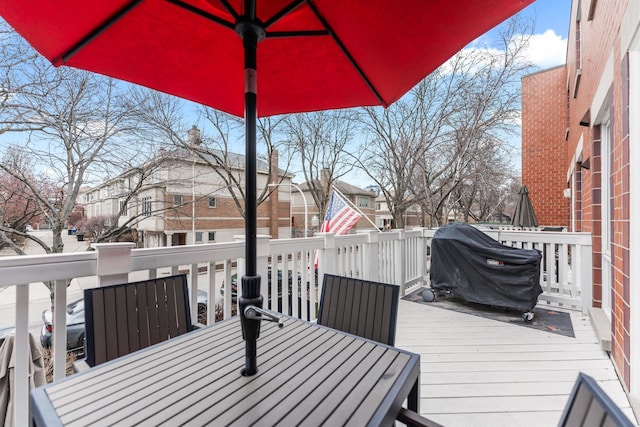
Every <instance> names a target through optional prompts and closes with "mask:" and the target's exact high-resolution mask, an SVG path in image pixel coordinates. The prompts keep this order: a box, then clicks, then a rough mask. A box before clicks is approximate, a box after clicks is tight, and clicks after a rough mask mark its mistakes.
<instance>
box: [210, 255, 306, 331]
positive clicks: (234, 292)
mask: <svg viewBox="0 0 640 427" xmlns="http://www.w3.org/2000/svg"><path fill="white" fill-rule="evenodd" d="M315 273H316V275H315V283H316V288H317V286H318V270H317V269H316V270H315ZM288 278H289V280H288V283H289V293H288V298H287V299H288V302H289V304H288V305H289V310H288V311H289V312H288V314H289V315H292V314H293V310H292V309H291V308H292V306H293V296H292V295H291V291H292V285H293V273H292V272H291V270H289V274H288ZM301 283H302V277H301V274H300V273H298V292H301V286H300V285H301ZM263 285H264V284H263ZM263 289H264V286H263ZM308 290H309V282H307V291H308ZM220 294H221V295H223V296H224V283H223V284H222V286H221V287H220ZM267 295H268V298H267V299H266V301H265V304H264V307H265V308H268V309H272V310H275V309H276V308H275V307H274V308H272V307H271V267H269V269H268V270H267ZM231 301H232V302H234V303H235V302H237V301H238V275H237V274H234V275H232V276H231ZM316 308H317V303H316ZM277 311H279V312H281V313H282V270H278V307H277ZM307 311H308V313H309V314H308V316H307V320H311V318H312V317H314V314H313V313H312V311H311V303H310V301H309V300H308V299H307ZM301 312H302V298H300V296H298V313H301Z"/></svg>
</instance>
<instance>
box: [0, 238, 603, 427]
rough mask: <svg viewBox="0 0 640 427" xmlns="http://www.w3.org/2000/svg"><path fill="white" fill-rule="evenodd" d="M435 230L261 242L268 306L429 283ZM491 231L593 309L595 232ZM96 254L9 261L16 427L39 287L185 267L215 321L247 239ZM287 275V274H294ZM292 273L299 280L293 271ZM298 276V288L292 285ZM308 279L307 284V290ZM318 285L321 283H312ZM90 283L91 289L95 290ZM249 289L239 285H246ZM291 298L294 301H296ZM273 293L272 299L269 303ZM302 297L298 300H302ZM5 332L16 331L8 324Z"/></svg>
mask: <svg viewBox="0 0 640 427" xmlns="http://www.w3.org/2000/svg"><path fill="white" fill-rule="evenodd" d="M433 234H434V230H427V229H416V230H394V231H390V232H384V233H379V232H376V231H371V232H363V233H358V234H350V235H345V236H334V235H333V234H330V233H328V234H324V235H320V236H316V237H311V238H306V239H280V240H269V238H268V236H259V238H258V246H257V252H258V264H257V265H258V273H259V274H260V275H261V276H262V278H263V281H262V283H263V285H262V286H263V287H262V294H263V296H264V297H265V300H266V301H265V306H267V304H268V306H269V307H272V308H274V309H275V308H278V307H279V305H278V295H280V297H281V301H280V304H281V307H282V312H284V313H288V312H291V314H292V315H294V316H298V317H301V318H306V319H310V320H311V319H314V318H315V310H313V308H314V307H316V305H317V303H318V302H319V300H320V294H319V289H318V283H316V279H315V277H316V275H315V268H314V267H315V264H316V259H317V273H318V274H317V277H318V278H320V279H318V281H320V280H321V278H322V277H323V274H324V273H335V274H340V275H346V276H352V277H360V278H363V279H368V280H374V281H382V282H387V283H394V284H397V285H399V286H401V294H402V295H404V293H405V291H406V289H407V288H409V287H412V286H417V285H421V284H426V283H428V271H429V262H430V259H429V258H430V256H429V253H430V245H431V239H432V237H433ZM487 234H489V235H491V236H492V237H494V238H495V239H496V240H499V241H502V242H505V243H506V244H509V245H513V246H517V247H526V248H532V247H533V248H537V249H539V250H541V251H542V252H543V256H544V258H543V259H544V262H543V271H542V273H541V279H540V280H541V285H542V287H543V289H544V291H545V293H544V294H543V295H541V296H540V301H542V302H546V303H548V304H558V305H561V306H564V307H567V308H573V309H577V310H582V311H585V310H586V309H587V307H589V306H590V305H591V238H590V235H589V234H586V233H546V232H524V231H489V232H487ZM95 247H96V251H94V252H85V253H70V254H57V255H28V256H15V257H14V256H12V257H4V258H0V286H12V287H15V295H16V297H15V301H16V304H15V315H14V319H15V322H14V324H13V325H14V326H15V334H16V340H15V348H16V350H15V351H16V366H15V378H16V381H15V389H14V390H13V392H14V393H15V407H14V410H15V417H16V418H15V419H16V420H17V421H18V423H17V425H26V424H27V423H28V417H29V405H28V396H29V389H28V387H29V385H28V375H29V374H28V369H29V367H28V363H27V360H28V332H29V308H30V304H29V303H30V296H29V295H30V290H31V289H32V287H33V286H39V287H40V288H41V287H42V286H43V285H42V283H41V282H43V281H53V282H54V283H55V285H54V296H53V298H54V306H55V307H64V306H66V304H67V285H68V283H70V282H71V283H73V281H79V280H82V281H84V282H85V283H87V281H88V282H90V283H92V284H93V283H94V284H95V286H100V285H107V284H113V283H123V282H127V281H135V280H144V279H147V278H155V277H158V276H160V275H163V274H176V273H178V272H179V271H186V272H187V273H188V277H189V280H188V282H189V289H193V287H194V286H197V288H198V289H203V290H206V291H207V293H208V298H209V302H210V303H209V304H208V313H207V319H208V320H209V323H212V322H214V321H215V310H216V309H215V305H216V304H213V303H211V301H214V300H215V301H216V302H217V303H218V304H219V305H220V306H221V307H222V311H223V315H224V318H228V317H230V316H231V315H232V306H233V304H232V295H231V292H228V290H229V289H230V286H225V291H227V292H224V297H222V296H219V295H220V286H221V284H222V283H225V284H230V283H231V282H232V278H233V275H234V274H235V275H237V276H236V277H237V278H239V277H241V276H242V274H243V273H244V268H245V266H244V241H243V239H238V241H236V242H230V243H218V244H206V245H192V246H179V247H163V248H152V249H133V244H131V243H114V244H99V245H96V246H95ZM270 268H271V271H272V273H273V274H274V276H273V277H278V276H277V273H275V272H276V271H277V270H279V271H281V272H282V273H281V274H282V284H281V286H280V287H279V288H278V285H277V280H272V281H271V292H270V293H268V292H267V291H266V287H267V286H268V282H267V280H266V279H265V278H266V277H268V274H269V273H268V272H269V269H270ZM285 272H286V273H285ZM289 272H290V274H289ZM289 276H290V277H291V278H292V279H291V281H292V283H293V284H296V282H297V283H298V284H299V286H291V289H290V290H289V286H284V283H287V281H288V280H289V279H288V277H289ZM302 283H307V286H306V292H305V291H304V289H303V286H302ZM312 283H315V285H316V286H312V285H311V284H312ZM89 286H91V285H89ZM238 288H240V286H238ZM290 293H291V295H290ZM269 294H270V295H271V297H270V299H269V298H267V296H268V295H269ZM190 295H191V296H190V298H191V309H192V317H193V318H196V316H197V293H196V292H190ZM296 301H298V304H296V303H294V302H296ZM54 325H55V327H54V329H53V359H54V378H55V379H60V378H62V377H64V375H65V352H66V318H65V311H64V310H56V311H55V315H54ZM3 326H12V325H0V328H1V327H3Z"/></svg>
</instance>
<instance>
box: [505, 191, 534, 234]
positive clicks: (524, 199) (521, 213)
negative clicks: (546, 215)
mask: <svg viewBox="0 0 640 427" xmlns="http://www.w3.org/2000/svg"><path fill="white" fill-rule="evenodd" d="M518 194H519V195H520V197H519V198H518V203H517V204H516V210H515V212H514V213H513V218H511V225H515V226H516V227H537V226H538V218H537V217H536V213H535V211H534V210H533V204H532V203H531V199H530V198H529V190H528V189H527V186H526V185H523V186H522V187H520V191H518Z"/></svg>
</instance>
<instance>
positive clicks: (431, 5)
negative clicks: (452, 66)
mask: <svg viewBox="0 0 640 427" xmlns="http://www.w3.org/2000/svg"><path fill="white" fill-rule="evenodd" d="M532 2H533V0H457V1H453V2H452V1H450V0H375V1H372V0H349V1H335V0H262V1H260V0H133V1H132V0H110V1H100V2H97V1H89V2H88V1H86V0H0V15H2V17H4V19H6V20H7V21H8V22H9V24H10V25H11V26H13V28H14V29H16V30H17V31H18V32H19V33H20V34H22V35H23V36H24V37H25V38H26V39H27V41H29V43H31V45H32V46H33V47H34V48H36V50H38V51H39V52H40V53H41V54H43V55H44V56H45V57H47V58H48V59H49V60H51V62H53V63H54V64H55V65H69V66H72V67H77V68H82V69H86V70H91V71H95V72H98V73H101V74H105V75H108V76H112V77H116V78H119V79H122V80H126V81H129V82H133V83H137V84H140V85H144V86H148V87H150V88H153V89H157V90H160V91H163V92H167V93H170V94H172V95H177V96H180V97H182V98H186V99H190V100H192V101H195V102H199V103H202V104H205V105H208V106H210V107H213V108H216V109H219V110H222V111H226V112H228V113H231V114H235V115H237V116H242V115H243V114H244V117H245V123H246V126H245V129H246V159H247V164H246V200H245V211H246V221H245V223H246V225H245V232H246V266H247V267H246V270H247V271H246V274H247V275H246V276H245V277H243V278H242V288H243V297H242V298H241V299H240V314H241V316H242V321H243V334H244V336H245V339H246V341H247V357H246V368H245V374H247V375H251V374H253V373H255V372H256V369H257V367H256V363H255V359H256V357H255V355H256V349H255V341H256V338H257V335H258V333H259V326H260V320H251V319H247V318H246V316H245V313H244V308H246V307H248V306H249V305H255V306H258V307H261V306H262V297H261V296H260V277H259V276H257V269H256V127H255V125H256V118H257V115H258V113H259V115H260V116H268V115H274V114H283V113H292V112H303V111H316V110H323V109H333V108H345V107H353V106H365V105H383V106H388V105H389V104H391V103H392V102H394V101H396V100H397V99H398V98H400V97H401V96H402V95H403V94H404V93H406V92H407V91H408V90H409V89H411V88H412V87H413V86H414V85H415V84H416V83H418V82H419V81H420V80H421V79H423V78H424V77H425V76H426V75H427V74H429V73H430V72H431V71H433V70H434V69H435V68H437V67H438V66H439V65H441V64H442V63H443V62H444V61H446V60H447V59H448V58H449V57H451V56H452V55H453V54H454V53H455V52H457V51H458V50H459V49H461V48H462V47H464V46H465V45H466V44H467V43H468V42H470V41H471V40H473V39H474V38H476V37H478V36H479V35H481V34H483V33H484V32H486V31H487V30H489V29H490V28H491V27H493V26H494V25H496V24H498V23H499V22H501V21H503V20H504V19H506V18H507V17H509V16H511V15H513V14H514V13H516V12H517V11H519V10H520V9H522V8H523V7H525V6H526V5H528V4H530V3H532ZM258 44H259V49H258ZM256 65H259V66H260V74H257V72H256V69H257V66H256ZM243 70H244V73H243V72H242V71H243ZM257 88H260V98H257V95H256V94H257ZM243 94H244V97H243Z"/></svg>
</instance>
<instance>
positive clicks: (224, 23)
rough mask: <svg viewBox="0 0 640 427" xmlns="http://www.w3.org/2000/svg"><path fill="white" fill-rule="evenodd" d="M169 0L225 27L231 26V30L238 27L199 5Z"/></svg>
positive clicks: (179, 0)
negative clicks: (198, 6) (200, 7)
mask: <svg viewBox="0 0 640 427" xmlns="http://www.w3.org/2000/svg"><path fill="white" fill-rule="evenodd" d="M167 1H168V2H169V3H172V4H174V5H176V6H178V7H181V8H183V9H185V10H188V11H189V12H192V13H195V14H196V15H199V16H201V17H203V18H205V19H208V20H210V21H213V22H215V23H216V24H220V25H222V26H223V27H227V28H229V29H231V30H234V31H235V29H236V25H235V24H234V23H233V22H229V21H227V20H224V19H222V18H220V17H218V16H215V15H212V14H211V13H209V12H205V11H204V10H202V9H198V8H197V7H195V6H192V5H190V4H188V3H185V2H183V1H181V0H167Z"/></svg>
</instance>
